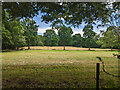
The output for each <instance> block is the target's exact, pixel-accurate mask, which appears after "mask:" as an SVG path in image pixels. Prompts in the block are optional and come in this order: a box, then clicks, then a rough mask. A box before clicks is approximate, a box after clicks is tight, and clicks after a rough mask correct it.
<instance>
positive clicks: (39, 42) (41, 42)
mask: <svg viewBox="0 0 120 90" xmlns="http://www.w3.org/2000/svg"><path fill="white" fill-rule="evenodd" d="M43 38H44V37H43V36H42V35H37V46H43V45H44V43H43Z"/></svg>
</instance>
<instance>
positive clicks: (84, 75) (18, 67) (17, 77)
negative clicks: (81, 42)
mask: <svg viewBox="0 0 120 90" xmlns="http://www.w3.org/2000/svg"><path fill="white" fill-rule="evenodd" d="M33 48H38V47H32V48H31V49H33ZM44 48H49V49H56V50H23V51H11V52H3V53H2V64H3V66H2V73H3V77H2V79H3V82H2V83H3V88H10V87H14V88H68V87H69V88H96V63H98V62H99V60H98V59H97V58H96V57H97V56H99V57H101V58H102V59H103V61H104V63H105V69H106V71H108V72H109V73H111V74H114V75H117V74H118V59H117V58H116V57H113V55H112V54H113V53H115V54H117V53H118V52H117V51H102V50H99V51H97V50H96V51H87V48H86V50H84V51H83V48H81V50H77V49H80V48H76V47H75V48H74V49H73V48H71V47H67V48H66V51H64V50H61V49H63V48H62V47H57V48H56V47H39V49H44ZM72 49H73V50H72ZM91 50H92V49H91ZM101 66H102V64H101ZM118 81H119V79H118V78H117V77H113V76H110V75H107V74H105V73H104V72H103V71H102V67H101V68H100V88H118V87H119V84H118V83H119V82H118Z"/></svg>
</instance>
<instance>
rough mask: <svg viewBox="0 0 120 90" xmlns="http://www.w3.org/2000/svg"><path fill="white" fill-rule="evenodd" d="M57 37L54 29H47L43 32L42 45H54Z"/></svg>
mask: <svg viewBox="0 0 120 90" xmlns="http://www.w3.org/2000/svg"><path fill="white" fill-rule="evenodd" d="M58 42H59V38H58V36H57V34H56V33H55V31H54V30H52V29H48V30H46V32H45V33H44V45H47V46H56V45H58Z"/></svg>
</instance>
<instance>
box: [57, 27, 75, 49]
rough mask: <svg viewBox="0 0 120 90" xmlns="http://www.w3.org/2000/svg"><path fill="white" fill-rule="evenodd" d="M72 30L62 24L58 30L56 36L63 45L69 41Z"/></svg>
mask: <svg viewBox="0 0 120 90" xmlns="http://www.w3.org/2000/svg"><path fill="white" fill-rule="evenodd" d="M72 34H73V31H72V29H71V28H70V27H66V26H63V27H61V28H60V29H59V30H58V36H59V38H60V43H61V44H62V45H64V50H65V46H66V45H67V44H68V43H69V42H70V41H71V39H72V37H71V35H72Z"/></svg>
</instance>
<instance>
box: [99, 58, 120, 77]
mask: <svg viewBox="0 0 120 90" xmlns="http://www.w3.org/2000/svg"><path fill="white" fill-rule="evenodd" d="M97 58H98V59H99V61H100V62H102V70H103V72H104V73H106V74H108V75H111V76H113V77H120V76H117V75H114V74H111V73H109V72H107V71H106V70H105V65H104V61H103V60H102V59H101V57H97Z"/></svg>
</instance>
